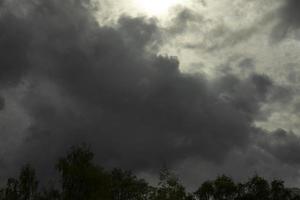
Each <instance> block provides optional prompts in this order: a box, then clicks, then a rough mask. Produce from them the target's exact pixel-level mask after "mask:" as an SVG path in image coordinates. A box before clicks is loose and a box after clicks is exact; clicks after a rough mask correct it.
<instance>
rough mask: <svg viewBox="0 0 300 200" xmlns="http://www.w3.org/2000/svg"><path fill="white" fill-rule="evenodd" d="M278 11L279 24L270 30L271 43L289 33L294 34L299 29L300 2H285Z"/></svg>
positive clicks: (293, 0)
mask: <svg viewBox="0 0 300 200" xmlns="http://www.w3.org/2000/svg"><path fill="white" fill-rule="evenodd" d="M284 2H285V3H284V5H283V6H282V8H281V9H280V10H279V18H280V19H279V22H278V24H277V25H276V26H275V27H274V28H273V30H272V35H271V36H272V41H273V42H276V41H280V40H282V39H283V38H285V37H286V36H287V34H288V33H289V32H294V31H295V30H298V29H299V28H300V14H299V9H300V2H299V1H297V0H286V1H284Z"/></svg>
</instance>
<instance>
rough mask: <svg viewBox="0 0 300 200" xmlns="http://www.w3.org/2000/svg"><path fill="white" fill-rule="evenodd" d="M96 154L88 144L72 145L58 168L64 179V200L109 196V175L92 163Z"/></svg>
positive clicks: (104, 197) (58, 164)
mask: <svg viewBox="0 0 300 200" xmlns="http://www.w3.org/2000/svg"><path fill="white" fill-rule="evenodd" d="M93 157H94V154H93V153H92V152H91V151H90V148H89V147H88V146H87V145H80V146H77V147H72V148H71V151H70V152H69V153H68V154H67V156H66V157H64V158H61V159H60V160H59V161H58V163H57V165H56V168H57V169H58V171H59V173H60V175H61V179H62V198H63V200H90V199H108V198H109V188H108V186H109V184H108V183H109V182H108V180H109V177H108V175H107V174H106V173H105V172H104V171H103V169H101V168H99V167H97V166H95V165H94V164H93V163H92V160H93Z"/></svg>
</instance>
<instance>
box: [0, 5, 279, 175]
mask: <svg viewBox="0 0 300 200" xmlns="http://www.w3.org/2000/svg"><path fill="white" fill-rule="evenodd" d="M27 4H28V8H30V9H28V10H27V12H26V13H25V14H24V15H22V16H19V15H16V14H14V12H13V11H12V10H11V11H10V10H9V9H8V10H7V12H5V13H4V14H3V15H1V17H0V24H1V30H2V31H1V33H0V52H1V53H2V54H1V56H3V55H4V56H3V58H2V59H1V60H0V66H1V70H0V83H2V85H4V86H8V85H9V84H10V83H13V85H21V84H25V83H26V84H27V85H26V87H25V89H24V91H22V92H23V93H24V94H23V98H22V106H23V107H24V109H25V110H26V113H27V114H28V115H29V118H30V120H31V125H30V127H29V128H28V129H26V130H24V134H26V136H25V137H24V138H25V139H24V140H23V141H22V142H21V146H20V147H19V148H18V150H16V155H14V156H15V157H16V159H15V160H16V162H24V160H25V159H26V160H29V161H30V162H33V163H35V164H36V165H37V166H39V167H40V168H41V169H44V170H46V169H47V167H48V168H49V165H50V163H52V161H53V159H55V158H56V157H57V156H59V155H62V154H63V152H64V151H65V149H66V148H67V147H68V146H70V145H73V144H77V143H81V142H86V143H90V144H91V145H92V147H93V149H94V151H95V153H96V156H97V160H98V161H99V162H100V163H101V164H104V165H106V166H125V167H129V168H133V169H145V168H152V167H160V166H161V165H162V164H163V163H170V164H174V163H178V162H180V161H182V160H184V159H186V158H189V157H198V158H199V159H203V160H206V161H209V162H213V163H215V162H222V161H224V159H226V156H227V155H228V154H229V153H230V152H231V151H233V150H234V149H247V148H248V147H249V145H253V140H252V136H253V133H256V132H257V129H256V128H255V127H254V125H253V122H254V120H255V118H256V117H257V116H258V115H259V112H260V106H261V104H262V103H265V102H268V101H269V100H270V99H271V100H272V101H277V98H270V96H272V95H273V93H274V91H275V89H276V87H277V86H276V84H274V83H273V81H272V80H271V79H270V78H269V77H268V76H266V75H260V74H257V73H254V72H253V73H249V75H247V77H246V78H240V77H238V76H237V75H234V74H231V73H230V72H225V71H224V72H223V73H222V74H221V75H220V76H218V77H216V78H214V79H211V80H208V79H207V78H206V77H204V76H203V75H190V74H185V73H182V72H180V70H179V61H178V60H177V58H174V57H168V56H157V55H156V52H155V50H156V49H157V47H158V46H159V45H160V42H161V40H160V39H161V38H160V35H159V32H160V30H159V27H158V26H157V24H156V21H155V20H154V19H147V18H143V17H139V18H131V17H121V18H120V19H119V21H118V23H117V24H116V26H114V27H113V28H112V27H106V26H102V27H101V26H99V25H98V23H97V21H96V19H95V17H94V16H93V14H94V13H93V9H94V8H93V7H92V6H91V4H90V2H89V1H88V0H85V1H84V0H65V1H63V2H61V1H59V0H52V1H33V0H32V1H28V2H27ZM182 17H183V18H185V17H187V18H189V16H186V15H183V16H181V18H182ZM153 52H154V53H153ZM246 66H251V61H250V60H248V61H247V60H245V61H244V62H242V63H241V67H246ZM5 134H9V132H8V133H5ZM262 135H264V134H262ZM262 138H263V137H262ZM270 145H271V144H270ZM264 146H265V148H266V149H268V150H269V151H270V152H276V148H277V146H275V147H273V146H272V148H270V147H269V146H268V145H267V144H266V145H264ZM274 155H275V154H274ZM283 156H285V154H284V155H283Z"/></svg>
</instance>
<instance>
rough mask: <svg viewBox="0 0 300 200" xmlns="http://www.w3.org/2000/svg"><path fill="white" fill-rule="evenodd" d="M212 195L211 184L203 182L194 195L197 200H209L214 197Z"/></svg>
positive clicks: (212, 188)
mask: <svg viewBox="0 0 300 200" xmlns="http://www.w3.org/2000/svg"><path fill="white" fill-rule="evenodd" d="M214 193H215V190H214V186H213V182H211V181H205V182H204V183H202V185H201V186H200V188H199V189H198V190H197V191H196V192H195V193H194V194H195V196H196V197H197V198H198V199H199V200H210V199H212V198H213V197H214Z"/></svg>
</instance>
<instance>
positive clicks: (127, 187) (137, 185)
mask: <svg viewBox="0 0 300 200" xmlns="http://www.w3.org/2000/svg"><path fill="white" fill-rule="evenodd" d="M110 190H111V195H112V200H146V199H147V198H148V193H149V186H148V184H147V183H146V182H145V180H143V179H138V178H137V177H136V176H134V175H133V174H132V173H131V172H130V171H123V170H121V169H114V170H112V172H111V186H110Z"/></svg>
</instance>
